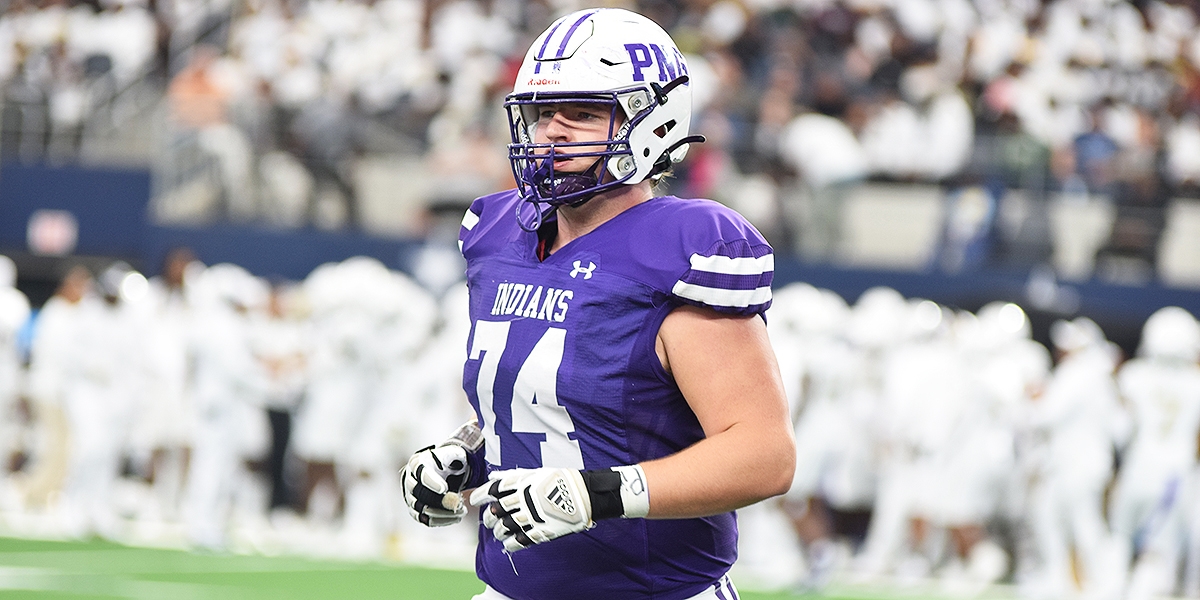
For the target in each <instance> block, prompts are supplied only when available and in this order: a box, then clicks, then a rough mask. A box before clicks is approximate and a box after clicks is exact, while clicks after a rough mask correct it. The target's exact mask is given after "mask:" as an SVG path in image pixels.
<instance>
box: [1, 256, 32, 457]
mask: <svg viewBox="0 0 1200 600" xmlns="http://www.w3.org/2000/svg"><path fill="white" fill-rule="evenodd" d="M16 285H17V267H16V265H15V264H13V261H12V259H11V258H9V257H7V256H3V255H0V460H3V461H5V466H4V470H3V471H0V473H2V474H3V476H7V475H8V464H9V459H10V458H11V457H12V455H13V454H14V453H16V452H18V451H19V449H18V448H17V447H16V446H15V444H16V442H17V440H18V438H19V428H20V426H19V424H18V422H17V421H18V419H17V403H18V400H19V397H20V394H21V392H22V387H23V385H24V381H23V376H24V370H23V369H22V368H21V355H20V349H19V348H18V347H17V336H18V335H19V334H20V332H21V328H22V327H24V326H25V323H26V322H27V321H28V320H29V299H28V298H26V297H25V294H23V293H21V291H20V290H18V289H17V288H16Z"/></svg>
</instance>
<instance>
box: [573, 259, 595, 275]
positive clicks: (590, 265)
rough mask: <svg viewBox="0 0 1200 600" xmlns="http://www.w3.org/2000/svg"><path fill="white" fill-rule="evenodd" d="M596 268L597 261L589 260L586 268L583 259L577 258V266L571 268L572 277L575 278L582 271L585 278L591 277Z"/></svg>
mask: <svg viewBox="0 0 1200 600" xmlns="http://www.w3.org/2000/svg"><path fill="white" fill-rule="evenodd" d="M595 270H596V263H594V262H592V261H590V260H589V261H588V266H587V268H584V267H583V261H582V260H577V261H575V268H574V269H571V279H575V276H576V275H578V274H580V273H583V278H584V279H591V278H592V271H595Z"/></svg>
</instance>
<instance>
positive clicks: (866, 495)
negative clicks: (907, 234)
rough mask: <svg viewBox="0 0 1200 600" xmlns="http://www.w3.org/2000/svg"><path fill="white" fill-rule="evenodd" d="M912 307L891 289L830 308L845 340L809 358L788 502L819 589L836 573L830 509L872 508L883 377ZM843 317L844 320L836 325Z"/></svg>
mask: <svg viewBox="0 0 1200 600" xmlns="http://www.w3.org/2000/svg"><path fill="white" fill-rule="evenodd" d="M907 312H908V304H907V302H906V301H905V300H904V297H903V296H901V295H900V294H899V292H897V291H895V290H893V289H890V288H872V289H869V290H867V291H866V292H864V293H863V294H862V296H861V297H860V298H859V299H858V302H856V303H855V305H854V308H853V310H851V311H848V312H847V311H844V310H842V308H841V307H838V306H837V305H836V304H833V305H831V308H830V312H829V313H828V316H829V317H833V319H832V320H833V321H834V322H837V321H841V324H842V334H841V335H842V336H845V337H844V338H843V337H841V336H832V335H830V336H818V339H821V340H822V341H821V342H820V343H818V344H816V345H815V347H814V348H813V350H812V351H811V352H806V353H805V354H806V357H807V359H808V360H807V361H806V369H807V371H808V377H809V379H808V381H809V385H808V394H807V397H806V399H805V405H804V408H803V411H802V412H801V415H800V418H799V423H798V425H797V427H796V458H797V466H796V475H795V478H794V479H793V482H792V487H791V489H790V490H789V491H788V493H787V495H786V499H787V502H788V505H789V506H790V507H792V508H791V510H790V512H792V514H793V516H794V518H795V519H796V528H797V533H798V534H799V535H800V538H801V542H802V544H803V545H804V546H805V553H806V559H807V562H808V569H809V574H808V576H807V580H806V581H805V583H804V586H805V587H807V588H812V589H818V588H820V587H822V586H823V585H825V584H826V583H828V581H829V578H830V577H831V576H832V574H833V572H834V571H835V570H836V569H837V568H838V567H839V565H838V562H839V546H838V544H837V541H836V540H835V536H834V533H835V532H834V528H835V525H836V524H835V522H834V521H833V519H832V516H833V515H832V514H831V512H830V510H829V509H831V508H832V509H833V510H835V511H845V512H851V511H858V512H861V511H865V510H867V509H868V508H870V507H871V506H872V505H873V504H874V502H875V497H876V496H875V493H876V479H877V476H878V471H877V469H878V464H877V458H878V457H877V450H878V449H877V437H876V434H877V427H878V426H879V424H880V415H879V409H880V398H881V394H882V379H883V369H884V365H885V364H886V361H887V357H888V355H889V354H890V352H891V351H892V350H894V348H895V345H896V344H897V343H899V341H900V340H901V339H902V336H903V333H904V332H903V322H904V321H903V317H904V316H905V315H907ZM838 315H843V318H841V319H838V318H837V317H838Z"/></svg>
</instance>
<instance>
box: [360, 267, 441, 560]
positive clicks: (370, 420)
mask: <svg viewBox="0 0 1200 600" xmlns="http://www.w3.org/2000/svg"><path fill="white" fill-rule="evenodd" d="M371 292H372V293H371V294H370V295H369V296H367V297H365V298H364V300H366V302H365V303H364V310H365V312H366V313H367V314H369V315H370V316H371V318H372V320H373V323H374V325H373V327H372V331H373V333H374V337H373V338H371V341H372V342H373V343H372V344H371V345H370V346H367V351H366V353H365V355H364V356H363V357H362V358H363V361H364V364H366V365H368V366H369V367H370V369H371V370H372V371H373V372H374V373H375V375H374V377H376V378H377V382H376V383H375V384H374V386H373V388H372V389H370V390H369V392H370V396H369V397H368V398H367V400H368V402H369V404H368V405H367V406H366V407H365V409H364V414H363V415H361V417H362V421H361V424H360V425H359V426H358V429H357V432H356V433H355V434H354V435H353V437H352V439H351V443H350V444H349V446H348V447H347V448H346V451H345V453H344V454H343V455H342V456H339V457H338V459H337V460H338V467H339V471H342V472H344V475H342V478H343V481H345V483H346V509H345V517H344V519H343V527H342V534H341V535H342V540H341V541H342V547H343V551H344V552H345V553H347V554H350V555H358V556H378V555H379V553H380V550H381V546H382V544H383V542H384V536H385V534H386V532H387V531H389V530H390V529H391V528H392V527H391V523H390V522H392V521H395V519H394V516H395V514H394V513H393V512H392V511H391V510H390V508H391V507H393V506H398V504H397V503H396V502H395V500H397V499H398V494H397V492H398V491H399V490H398V486H396V485H395V478H394V477H392V474H393V473H395V472H396V470H397V468H398V467H400V466H401V465H400V463H402V462H403V457H404V456H408V455H409V453H410V452H412V451H414V450H416V448H408V447H404V448H402V447H398V446H404V445H405V444H404V441H405V440H400V439H398V437H400V436H401V435H403V433H402V432H403V430H404V429H405V428H406V425H407V424H409V423H416V422H420V423H422V425H423V426H424V425H428V424H430V423H434V424H436V423H438V422H440V421H439V420H438V419H437V415H435V414H429V415H426V414H425V413H424V412H423V411H421V410H420V403H419V402H418V401H416V400H417V398H415V396H416V394H415V393H414V391H415V390H414V388H413V387H411V386H410V385H409V382H411V381H413V380H417V379H419V378H420V377H421V374H419V373H418V372H417V369H418V368H426V367H428V365H420V366H418V364H417V359H418V357H419V356H420V353H421V352H422V351H424V350H425V348H426V344H427V342H428V341H429V335H430V333H431V331H432V329H433V326H434V324H435V322H436V319H437V304H436V303H435V302H434V301H433V298H432V297H431V296H430V295H429V292H427V291H426V290H425V288H423V287H421V286H420V285H418V284H417V283H416V282H415V281H413V280H412V279H411V278H409V277H408V276H407V275H404V274H403V273H399V272H395V271H386V277H382V276H381V277H380V278H379V279H378V280H376V281H372V282H371ZM434 369H436V367H434ZM435 372H436V371H435ZM442 400H443V401H450V402H452V400H450V399H444V398H443V399H442ZM462 406H463V405H461V404H457V403H454V404H451V405H450V406H448V407H445V408H448V409H450V410H452V411H455V412H457V414H458V415H459V419H458V420H462V413H461V412H458V410H461V407H462ZM439 408H441V407H439ZM456 409H458V410H456ZM426 418H429V420H425V419H426ZM416 419H420V420H419V421H416ZM450 422H451V423H453V422H454V421H450ZM451 427H453V425H451Z"/></svg>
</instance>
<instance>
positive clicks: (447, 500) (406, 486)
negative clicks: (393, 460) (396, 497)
mask: <svg viewBox="0 0 1200 600" xmlns="http://www.w3.org/2000/svg"><path fill="white" fill-rule="evenodd" d="M481 446H482V434H479V427H478V426H476V425H475V423H474V422H471V423H467V424H466V425H463V426H462V427H460V428H459V430H458V431H456V432H455V433H454V435H453V436H451V437H450V439H449V440H446V441H445V442H443V443H442V444H441V445H438V446H429V447H428V448H422V449H421V450H418V451H417V453H416V454H413V456H412V458H410V459H409V460H408V464H407V465H405V466H404V468H403V469H401V471H400V488H401V490H403V493H404V503H405V504H406V505H408V513H409V514H410V515H411V516H412V518H414V519H416V520H417V521H419V522H420V523H421V524H423V525H427V526H429V527H445V526H447V525H453V524H455V523H457V522H459V521H461V520H462V518H463V517H464V516H466V514H467V507H466V504H465V503H464V502H463V499H462V495H461V492H462V490H463V487H465V485H466V483H467V481H468V480H469V479H470V476H471V469H470V461H469V460H468V457H467V454H468V453H469V452H476V451H478V450H479V448H480V447H481Z"/></svg>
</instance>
